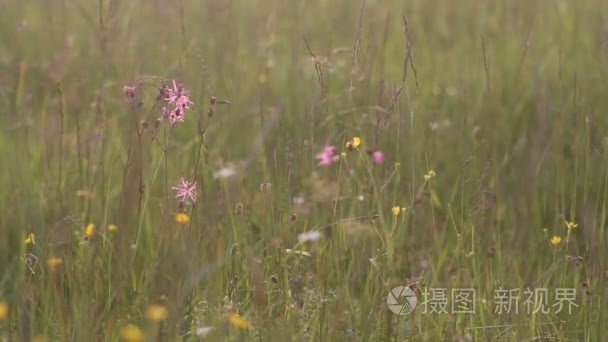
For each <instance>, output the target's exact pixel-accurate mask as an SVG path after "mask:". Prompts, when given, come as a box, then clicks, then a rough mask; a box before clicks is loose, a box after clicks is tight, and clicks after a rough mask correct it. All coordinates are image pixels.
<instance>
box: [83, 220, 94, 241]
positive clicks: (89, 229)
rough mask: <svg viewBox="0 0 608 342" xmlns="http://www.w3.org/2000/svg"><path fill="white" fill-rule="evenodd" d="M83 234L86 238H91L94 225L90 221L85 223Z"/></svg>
mask: <svg viewBox="0 0 608 342" xmlns="http://www.w3.org/2000/svg"><path fill="white" fill-rule="evenodd" d="M84 235H85V236H86V237H88V238H92V237H93V235H95V225H94V224H92V223H89V224H87V226H86V227H85V228H84Z"/></svg>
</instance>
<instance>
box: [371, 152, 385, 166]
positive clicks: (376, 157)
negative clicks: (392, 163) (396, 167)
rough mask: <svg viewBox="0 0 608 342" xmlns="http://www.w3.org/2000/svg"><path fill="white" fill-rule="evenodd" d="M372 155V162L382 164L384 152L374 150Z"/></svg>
mask: <svg viewBox="0 0 608 342" xmlns="http://www.w3.org/2000/svg"><path fill="white" fill-rule="evenodd" d="M372 157H373V158H374V163H376V164H382V162H384V153H383V152H382V151H374V153H373V154H372Z"/></svg>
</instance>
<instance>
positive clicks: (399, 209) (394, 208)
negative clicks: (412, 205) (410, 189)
mask: <svg viewBox="0 0 608 342" xmlns="http://www.w3.org/2000/svg"><path fill="white" fill-rule="evenodd" d="M391 211H392V212H393V215H394V216H397V215H399V214H400V213H401V207H400V206H398V205H396V206H394V207H393V208H392V209H391Z"/></svg>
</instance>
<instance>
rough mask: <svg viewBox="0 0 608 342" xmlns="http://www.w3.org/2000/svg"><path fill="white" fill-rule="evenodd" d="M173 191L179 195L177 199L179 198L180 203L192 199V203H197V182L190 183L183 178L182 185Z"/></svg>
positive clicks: (175, 187)
mask: <svg viewBox="0 0 608 342" xmlns="http://www.w3.org/2000/svg"><path fill="white" fill-rule="evenodd" d="M171 189H173V190H175V192H176V193H177V194H176V195H175V197H177V198H179V199H180V201H182V202H184V201H186V198H190V200H192V202H196V181H194V182H190V181H187V180H184V178H183V177H182V179H181V183H180V184H179V185H177V186H174V187H172V188H171Z"/></svg>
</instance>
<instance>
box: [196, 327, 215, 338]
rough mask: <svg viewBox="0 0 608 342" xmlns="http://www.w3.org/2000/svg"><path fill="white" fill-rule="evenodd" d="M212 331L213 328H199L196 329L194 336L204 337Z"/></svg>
mask: <svg viewBox="0 0 608 342" xmlns="http://www.w3.org/2000/svg"><path fill="white" fill-rule="evenodd" d="M211 330H213V327H200V328H198V329H196V335H197V336H200V337H205V336H206V335H207V334H208V333H210V332H211Z"/></svg>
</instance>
